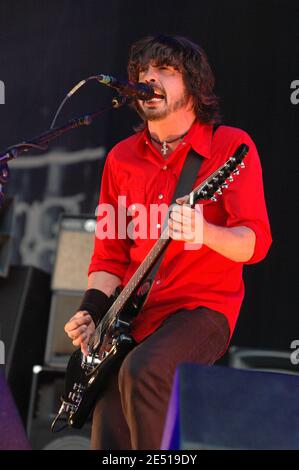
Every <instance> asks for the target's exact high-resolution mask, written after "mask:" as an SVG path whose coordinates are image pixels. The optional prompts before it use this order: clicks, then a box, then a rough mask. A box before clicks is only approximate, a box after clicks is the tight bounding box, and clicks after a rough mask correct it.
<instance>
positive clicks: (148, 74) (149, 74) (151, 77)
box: [142, 67, 157, 83]
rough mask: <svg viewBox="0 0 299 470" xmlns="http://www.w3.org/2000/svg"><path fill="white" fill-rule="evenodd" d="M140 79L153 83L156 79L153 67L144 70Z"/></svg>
mask: <svg viewBox="0 0 299 470" xmlns="http://www.w3.org/2000/svg"><path fill="white" fill-rule="evenodd" d="M142 79H143V80H142V81H144V82H146V83H155V82H156V81H157V72H156V70H155V69H154V68H152V67H149V68H148V69H147V70H145V71H144V73H143V77H142Z"/></svg>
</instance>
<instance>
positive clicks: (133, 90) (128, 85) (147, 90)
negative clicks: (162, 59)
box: [95, 75, 163, 101]
mask: <svg viewBox="0 0 299 470" xmlns="http://www.w3.org/2000/svg"><path fill="white" fill-rule="evenodd" d="M95 78H96V79H97V81H98V82H100V83H102V84H103V85H107V86H109V87H111V88H115V89H116V90H117V91H118V92H119V93H120V94H121V95H124V96H130V97H132V98H135V99H137V100H142V101H145V100H150V99H152V98H163V96H162V95H158V94H156V93H155V92H154V90H153V88H152V86H151V85H147V84H146V83H133V82H129V81H126V80H119V79H118V78H115V77H111V76H110V75H97V76H96V77H95Z"/></svg>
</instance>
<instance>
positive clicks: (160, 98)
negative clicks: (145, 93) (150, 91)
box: [145, 90, 165, 103]
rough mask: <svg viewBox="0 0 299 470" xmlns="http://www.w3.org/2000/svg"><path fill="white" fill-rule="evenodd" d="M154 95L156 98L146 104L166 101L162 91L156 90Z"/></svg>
mask: <svg viewBox="0 0 299 470" xmlns="http://www.w3.org/2000/svg"><path fill="white" fill-rule="evenodd" d="M154 93H155V96H154V98H150V99H148V100H145V102H146V103H158V102H159V101H163V100H164V99H165V97H164V95H163V94H162V93H161V92H160V90H154Z"/></svg>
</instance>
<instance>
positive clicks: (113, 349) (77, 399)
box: [52, 144, 249, 431]
mask: <svg viewBox="0 0 299 470" xmlns="http://www.w3.org/2000/svg"><path fill="white" fill-rule="evenodd" d="M248 150H249V147H248V146H247V145H246V144H241V145H240V146H239V147H238V148H237V150H236V152H235V153H234V155H233V156H232V157H231V158H229V159H228V160H227V161H226V162H225V163H224V164H223V165H222V166H221V167H220V168H218V169H217V170H216V171H214V173H212V174H211V175H210V176H209V177H208V178H207V179H206V180H205V181H203V182H202V183H201V184H200V185H199V186H198V187H197V188H195V189H193V191H192V192H191V193H190V194H189V196H186V203H187V204H190V205H191V206H192V207H194V204H195V203H196V202H197V201H199V200H208V199H212V200H213V201H217V198H216V194H219V195H221V194H222V189H223V188H227V187H228V182H231V181H233V178H234V175H236V174H238V173H239V169H238V167H239V166H240V167H244V166H245V165H244V163H243V159H244V157H245V156H246V155H247V153H248ZM170 242H171V238H170V237H169V235H168V226H167V225H166V226H165V228H164V229H163V230H162V233H161V236H160V238H159V239H158V240H157V241H156V243H155V244H154V245H153V247H152V248H151V250H150V251H149V253H148V254H147V256H146V258H145V259H144V261H143V262H142V263H141V265H140V266H139V268H138V269H137V270H136V271H135V273H134V274H133V276H132V277H131V279H130V281H129V282H128V284H127V285H126V286H125V287H124V288H123V289H122V290H121V291H119V290H118V292H117V294H115V296H114V298H113V303H112V305H111V307H110V308H109V310H108V311H107V313H106V315H105V316H104V317H103V319H102V320H101V322H100V323H99V324H98V326H97V327H96V329H95V332H94V334H93V335H92V336H91V338H90V340H89V343H88V351H89V353H88V356H85V355H84V354H82V352H81V349H77V350H76V351H75V352H74V353H73V354H72V355H71V357H70V359H69V362H68V366H67V370H66V380H65V393H64V396H63V397H62V398H61V401H62V405H61V407H60V409H59V411H58V414H57V416H56V417H55V420H54V421H53V423H52V430H53V431H59V430H60V429H63V428H65V427H66V426H68V425H69V426H73V427H75V428H80V427H82V426H83V424H84V423H85V421H86V419H87V418H88V416H89V414H90V412H91V411H92V409H93V407H94V405H95V403H96V401H97V400H98V399H100V398H101V396H102V395H103V393H104V392H105V383H106V382H107V377H108V375H109V374H110V373H111V372H112V370H113V369H114V368H116V367H119V365H120V363H121V361H122V360H123V359H124V357H125V356H126V354H128V352H129V351H130V350H131V349H132V348H133V347H134V346H135V342H134V340H133V338H132V336H131V334H130V325H131V323H132V321H133V319H134V318H135V317H136V315H137V314H138V312H139V311H140V310H141V308H142V307H143V305H144V304H145V302H146V299H147V297H148V295H149V292H150V290H151V285H152V280H150V279H149V278H147V276H148V275H149V273H150V271H151V269H152V268H153V266H154V264H155V262H156V261H157V260H158V259H159V257H160V256H161V254H162V253H163V252H164V250H165V249H166V247H167V246H168V244H169V243H170ZM62 421H63V423H64V426H63V427H61V426H59V427H58V423H59V422H62Z"/></svg>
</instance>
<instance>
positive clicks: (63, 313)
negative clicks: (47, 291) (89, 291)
mask: <svg viewBox="0 0 299 470" xmlns="http://www.w3.org/2000/svg"><path fill="white" fill-rule="evenodd" d="M81 298H82V292H70V291H55V292H54V293H53V295H52V300H51V309H50V319H49V328H48V335H47V343H46V353H45V364H46V365H48V366H51V367H56V368H60V367H61V368H65V367H66V365H67V362H68V359H69V356H70V355H71V354H72V353H73V352H74V351H75V349H76V348H75V346H73V344H72V342H71V340H70V339H69V338H68V336H67V335H66V333H65V331H64V325H65V323H66V322H67V321H68V320H69V319H70V317H71V316H72V315H74V314H75V312H76V311H77V310H78V307H79V305H80V301H81Z"/></svg>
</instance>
